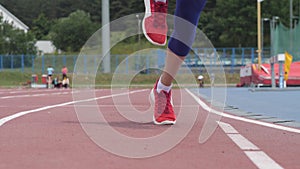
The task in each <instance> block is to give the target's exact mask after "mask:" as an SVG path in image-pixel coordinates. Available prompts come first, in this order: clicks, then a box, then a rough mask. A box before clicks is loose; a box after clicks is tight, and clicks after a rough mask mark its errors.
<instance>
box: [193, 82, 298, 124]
mask: <svg viewBox="0 0 300 169" xmlns="http://www.w3.org/2000/svg"><path fill="white" fill-rule="evenodd" d="M215 89H216V88H215ZM224 90H226V91H227V94H226V101H225V102H226V103H225V104H226V106H228V107H234V108H236V109H238V110H241V111H243V112H245V113H246V114H247V113H248V114H249V115H251V114H253V115H255V114H256V115H258V116H262V117H273V118H277V119H281V120H283V121H284V120H287V121H293V122H297V123H299V122H300V89H299V90H256V91H251V90H249V89H248V88H227V89H224ZM192 91H193V92H194V93H197V94H199V95H200V96H203V97H204V98H207V99H208V100H209V99H211V96H212V95H213V94H212V91H215V90H212V88H200V89H192ZM225 111H226V108H225ZM257 118H259V117H257Z"/></svg>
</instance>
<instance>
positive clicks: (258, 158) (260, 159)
mask: <svg viewBox="0 0 300 169" xmlns="http://www.w3.org/2000/svg"><path fill="white" fill-rule="evenodd" d="M245 154H246V155H247V156H248V157H249V158H250V160H251V161H253V162H254V164H255V165H256V166H257V168H264V169H277V168H278V169H281V168H282V167H281V166H280V165H279V164H277V163H276V162H275V161H273V160H272V159H271V158H270V157H269V156H268V155H267V154H266V153H264V152H262V151H245Z"/></svg>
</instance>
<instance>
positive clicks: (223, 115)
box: [185, 89, 300, 134]
mask: <svg viewBox="0 0 300 169" xmlns="http://www.w3.org/2000/svg"><path fill="white" fill-rule="evenodd" d="M185 90H186V91H187V92H188V93H189V94H190V95H191V96H192V97H193V98H194V99H195V101H196V102H197V103H198V104H199V105H200V106H201V107H202V108H203V109H204V110H206V111H208V112H211V113H215V114H217V115H220V116H222V117H226V118H230V119H234V120H238V121H243V122H247V123H252V124H257V125H261V126H265V127H269V128H273V129H278V130H283V131H288V132H293V133H298V134H300V129H296V128H291V127H286V126H280V125H276V124H272V123H267V122H263V121H257V120H252V119H247V118H244V117H239V116H235V115H230V114H227V113H224V112H220V111H217V110H214V109H212V108H210V107H209V106H208V105H207V104H206V103H204V102H203V101H202V100H201V99H200V98H199V97H197V96H196V95H195V94H194V93H192V92H191V91H189V90H188V89H185Z"/></svg>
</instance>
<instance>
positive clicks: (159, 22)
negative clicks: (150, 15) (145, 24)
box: [153, 2, 168, 28]
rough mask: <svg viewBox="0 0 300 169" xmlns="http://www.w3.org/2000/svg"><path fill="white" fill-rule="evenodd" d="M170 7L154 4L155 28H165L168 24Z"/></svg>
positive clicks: (159, 3)
mask: <svg viewBox="0 0 300 169" xmlns="http://www.w3.org/2000/svg"><path fill="white" fill-rule="evenodd" d="M167 9H168V6H167V4H166V3H163V2H154V12H155V13H154V22H153V24H154V26H155V27H162V28H164V27H165V24H166V13H167Z"/></svg>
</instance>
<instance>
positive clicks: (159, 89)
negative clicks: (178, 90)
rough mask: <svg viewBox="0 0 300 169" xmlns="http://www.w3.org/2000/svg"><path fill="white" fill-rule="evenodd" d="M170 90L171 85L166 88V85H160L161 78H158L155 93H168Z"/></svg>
mask: <svg viewBox="0 0 300 169" xmlns="http://www.w3.org/2000/svg"><path fill="white" fill-rule="evenodd" d="M171 89H172V85H171V86H166V85H164V84H162V83H161V78H159V81H158V83H157V89H156V91H157V93H160V92H161V91H162V90H163V91H166V92H167V93H169V92H170V90H171Z"/></svg>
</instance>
